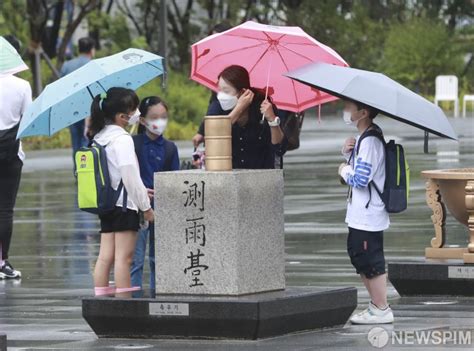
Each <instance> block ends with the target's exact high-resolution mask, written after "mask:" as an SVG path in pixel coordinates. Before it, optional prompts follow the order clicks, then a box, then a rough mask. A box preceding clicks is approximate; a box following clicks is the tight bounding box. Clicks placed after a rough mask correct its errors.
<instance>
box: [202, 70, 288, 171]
mask: <svg viewBox="0 0 474 351" xmlns="http://www.w3.org/2000/svg"><path fill="white" fill-rule="evenodd" d="M218 79H219V80H218V89H219V92H218V93H217V97H216V99H214V100H212V101H211V103H210V105H209V108H208V111H207V115H208V116H212V115H229V117H230V119H231V123H232V168H234V169H238V168H244V169H271V168H275V158H276V157H282V156H283V155H284V154H285V152H286V148H287V139H286V137H285V135H284V133H283V130H282V129H281V127H280V119H279V117H277V110H276V108H275V106H274V105H273V104H272V103H271V102H270V101H269V100H268V99H265V96H264V94H263V93H262V92H261V91H259V90H258V89H255V88H252V87H250V78H249V74H248V72H247V70H246V69H245V68H244V67H241V66H237V65H233V66H229V67H227V68H226V69H224V70H223V71H222V72H221V73H220V74H219V77H218ZM262 114H263V115H264V117H265V118H264V120H262ZM198 134H200V135H204V124H203V123H202V124H201V126H200V128H199V132H198Z"/></svg>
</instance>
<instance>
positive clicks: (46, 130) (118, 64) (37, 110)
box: [17, 49, 164, 138]
mask: <svg viewBox="0 0 474 351" xmlns="http://www.w3.org/2000/svg"><path fill="white" fill-rule="evenodd" d="M162 74H164V68H163V58H162V57H161V56H158V55H155V54H152V53H150V52H147V51H144V50H139V49H127V50H125V51H122V52H119V53H118V54H115V55H111V56H108V57H104V58H100V59H97V60H91V61H90V62H88V63H87V64H85V65H84V66H82V67H81V68H79V69H77V70H75V71H74V72H72V73H70V74H68V75H66V76H64V77H62V78H60V79H58V80H57V81H55V82H53V83H51V84H48V85H47V86H46V88H45V89H44V90H43V92H42V93H41V94H40V95H39V96H38V97H37V98H36V99H35V101H33V103H32V104H31V105H30V106H29V107H28V108H27V110H26V111H25V113H24V115H23V117H22V120H21V122H20V127H19V130H18V135H17V137H18V138H23V137H26V136H32V135H53V134H54V133H56V132H58V131H59V130H61V129H63V128H65V127H68V126H70V125H71V124H73V123H76V122H78V121H80V120H82V119H84V118H85V117H87V116H89V115H90V109H91V103H92V100H93V99H94V97H95V96H96V95H98V94H100V93H103V92H105V91H107V90H108V89H109V88H112V87H124V88H129V89H133V90H135V89H137V88H139V87H140V86H142V85H143V84H145V83H147V82H148V81H150V80H151V79H153V78H155V77H158V76H161V75H162Z"/></svg>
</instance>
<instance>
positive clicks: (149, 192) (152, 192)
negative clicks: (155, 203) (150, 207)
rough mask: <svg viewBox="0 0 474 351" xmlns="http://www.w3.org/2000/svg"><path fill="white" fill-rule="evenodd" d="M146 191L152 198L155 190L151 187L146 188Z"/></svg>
mask: <svg viewBox="0 0 474 351" xmlns="http://www.w3.org/2000/svg"><path fill="white" fill-rule="evenodd" d="M146 191H147V193H148V197H149V198H150V199H153V196H154V195H155V190H153V189H146Z"/></svg>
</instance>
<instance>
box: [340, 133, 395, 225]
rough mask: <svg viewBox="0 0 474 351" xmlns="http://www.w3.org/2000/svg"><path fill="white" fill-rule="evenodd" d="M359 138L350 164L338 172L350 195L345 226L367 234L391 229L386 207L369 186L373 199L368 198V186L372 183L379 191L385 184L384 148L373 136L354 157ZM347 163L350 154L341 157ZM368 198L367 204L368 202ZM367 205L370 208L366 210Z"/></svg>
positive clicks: (363, 141)
mask: <svg viewBox="0 0 474 351" xmlns="http://www.w3.org/2000/svg"><path fill="white" fill-rule="evenodd" d="M359 138H360V136H358V137H357V138H356V140H357V141H356V145H355V147H354V155H353V157H352V159H351V162H350V165H347V166H345V167H344V168H343V169H342V170H341V176H342V178H344V180H345V181H346V183H347V184H348V185H349V186H350V187H351V190H352V196H351V197H349V199H348V202H347V213H346V220H345V221H346V223H347V225H348V226H349V227H351V228H354V229H359V230H365V231H370V232H376V231H382V230H385V229H387V228H388V227H389V226H390V218H389V215H388V212H387V211H386V209H385V205H384V203H383V201H382V199H381V198H380V196H379V195H378V193H377V191H376V190H375V188H374V187H373V186H372V197H369V183H370V182H371V181H373V182H374V183H375V185H377V188H378V189H379V190H380V191H383V189H384V183H385V148H384V145H383V144H382V142H381V141H380V140H379V139H378V138H377V137H375V136H367V137H365V138H364V139H362V143H361V144H360V148H359V153H358V154H357V155H356V150H357V145H358V143H359ZM343 155H344V157H345V158H346V160H349V158H350V153H346V154H344V153H343ZM369 198H370V202H369ZM367 202H369V206H368V207H367V208H366V205H367Z"/></svg>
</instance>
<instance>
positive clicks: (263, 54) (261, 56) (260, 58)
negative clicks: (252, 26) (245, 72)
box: [249, 46, 270, 74]
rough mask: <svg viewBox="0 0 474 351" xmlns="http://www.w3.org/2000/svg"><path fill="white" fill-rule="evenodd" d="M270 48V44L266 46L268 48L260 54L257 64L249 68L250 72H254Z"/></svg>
mask: <svg viewBox="0 0 474 351" xmlns="http://www.w3.org/2000/svg"><path fill="white" fill-rule="evenodd" d="M269 50H270V46H269V47H267V48H266V50H265V51H264V52H263V53H262V54H261V55H260V57H259V58H258V59H257V61H256V62H255V64H254V65H253V66H252V68H251V69H250V70H249V74H250V73H252V71H253V70H254V68H255V67H256V66H257V65H258V63H259V62H260V61H261V60H262V58H263V56H265V54H266V53H267V52H268V51H269Z"/></svg>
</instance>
